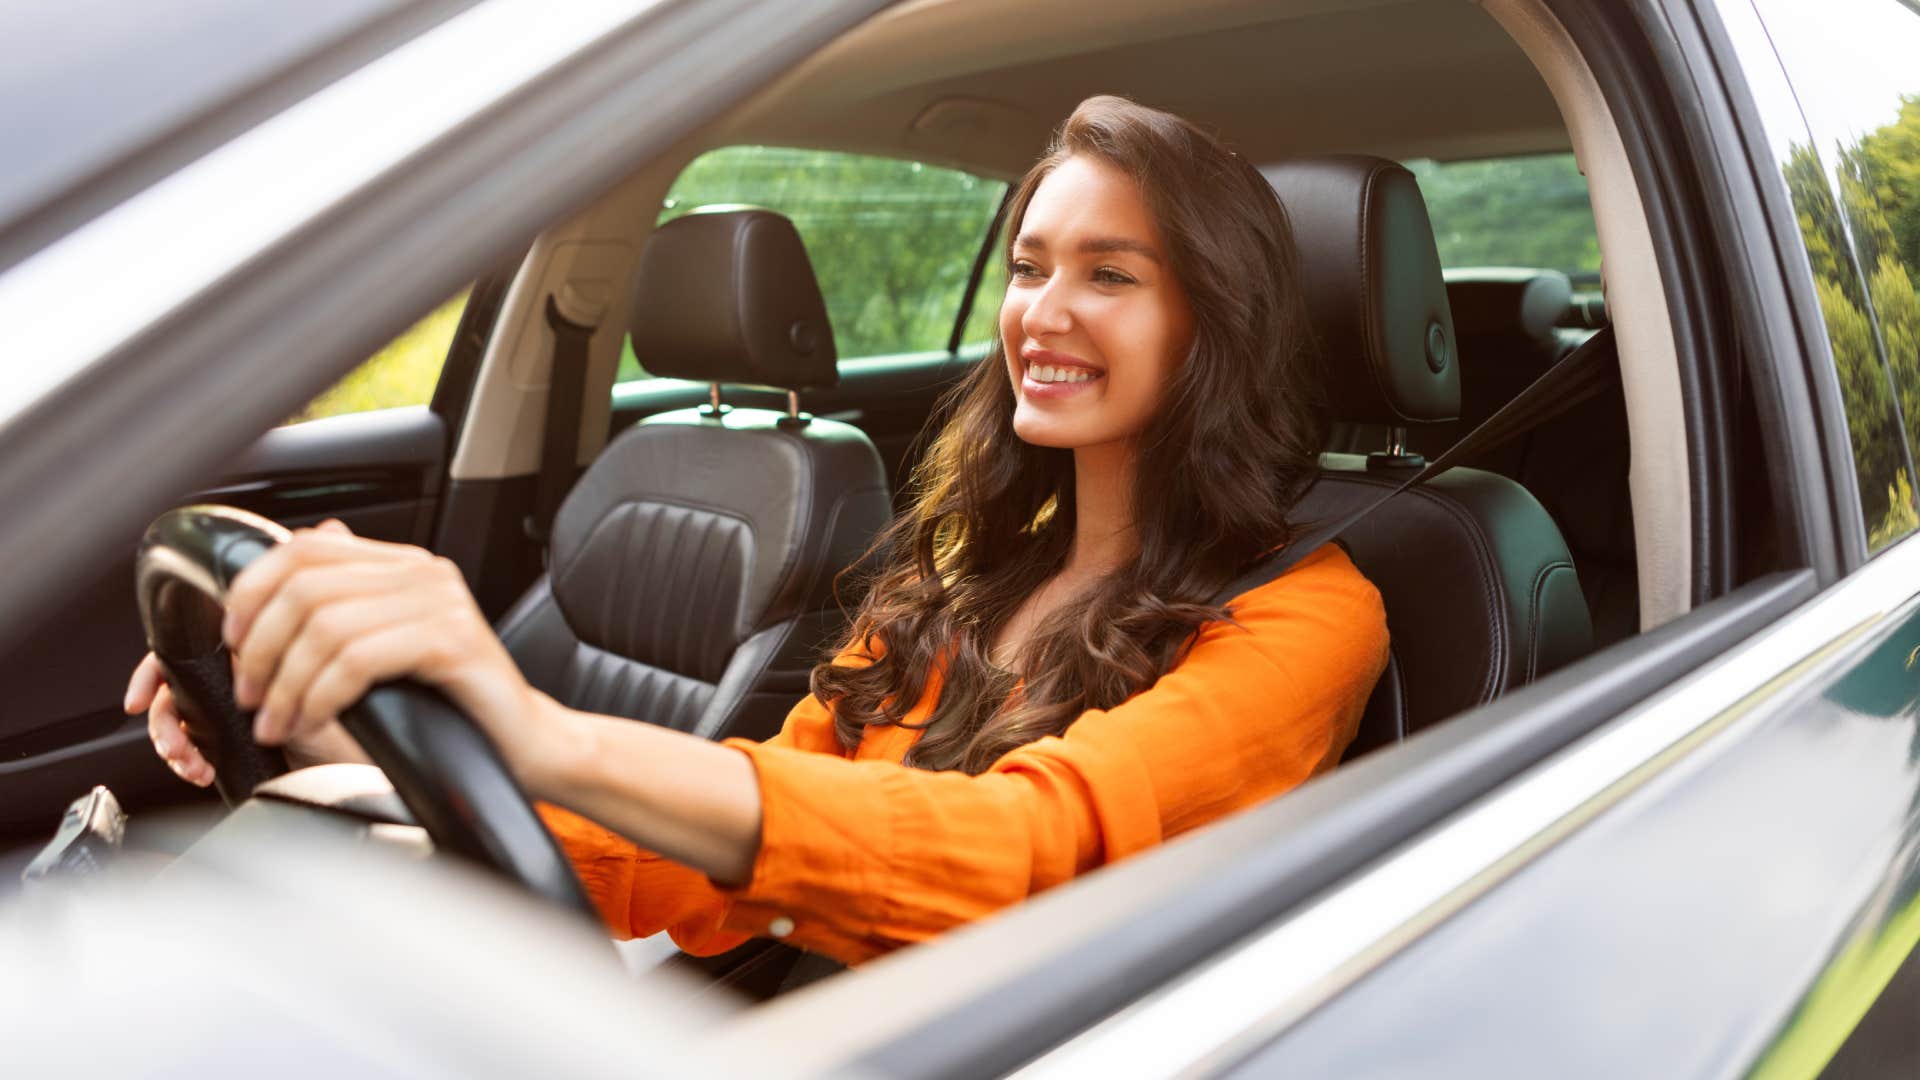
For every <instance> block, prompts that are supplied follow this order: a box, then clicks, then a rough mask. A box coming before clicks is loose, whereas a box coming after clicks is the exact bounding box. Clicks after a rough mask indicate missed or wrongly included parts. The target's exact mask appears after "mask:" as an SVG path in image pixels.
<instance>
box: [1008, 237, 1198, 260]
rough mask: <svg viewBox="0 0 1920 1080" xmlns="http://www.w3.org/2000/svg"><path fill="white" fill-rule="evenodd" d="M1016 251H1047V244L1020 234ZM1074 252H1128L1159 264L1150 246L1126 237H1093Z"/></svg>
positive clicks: (1099, 253) (1156, 252)
mask: <svg viewBox="0 0 1920 1080" xmlns="http://www.w3.org/2000/svg"><path fill="white" fill-rule="evenodd" d="M1013 246H1014V247H1015V248H1016V249H1019V248H1030V249H1032V250H1034V251H1042V252H1043V251H1045V250H1047V242H1046V241H1045V240H1042V239H1040V238H1039V237H1038V236H1035V235H1033V234H1032V233H1021V234H1020V235H1019V237H1018V238H1016V239H1015V240H1014V242H1013ZM1076 250H1078V251H1079V253H1080V254H1082V255H1106V254H1109V253H1112V252H1130V253H1132V254H1134V255H1139V256H1141V257H1143V258H1147V259H1151V260H1153V261H1154V262H1155V263H1159V262H1160V261H1161V260H1160V253H1159V252H1158V251H1155V250H1154V249H1153V246H1152V245H1151V244H1146V243H1142V242H1141V241H1139V240H1135V239H1132V238H1131V237H1126V236H1094V237H1089V238H1087V239H1085V240H1082V241H1081V242H1080V243H1079V245H1078V246H1077V248H1076Z"/></svg>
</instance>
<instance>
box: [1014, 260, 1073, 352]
mask: <svg viewBox="0 0 1920 1080" xmlns="http://www.w3.org/2000/svg"><path fill="white" fill-rule="evenodd" d="M1060 279H1061V275H1059V274H1055V275H1054V276H1053V279H1052V280H1051V281H1048V282H1047V283H1046V284H1045V285H1043V286H1041V287H1040V291H1039V292H1038V293H1037V294H1035V295H1034V297H1033V301H1032V302H1031V303H1029V304H1028V305H1027V310H1026V311H1025V312H1024V313H1022V314H1021V316H1020V329H1021V330H1022V331H1024V332H1025V333H1026V335H1027V337H1029V338H1039V337H1045V336H1047V335H1049V334H1064V333H1066V332H1067V331H1068V330H1071V329H1073V312H1072V311H1071V309H1070V305H1069V304H1068V302H1067V296H1066V292H1065V290H1064V289H1063V288H1062V285H1061V280H1060Z"/></svg>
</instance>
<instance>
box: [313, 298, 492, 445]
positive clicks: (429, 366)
mask: <svg viewBox="0 0 1920 1080" xmlns="http://www.w3.org/2000/svg"><path fill="white" fill-rule="evenodd" d="M466 306H467V294H466V293H465V292H462V293H461V294H460V295H458V296H456V297H454V298H453V299H451V300H448V301H447V302H446V303H444V304H441V305H440V306H439V307H437V308H434V309H433V310H432V311H430V312H428V313H427V315H426V317H425V318H423V319H421V320H420V321H419V322H417V323H414V324H413V325H412V326H411V327H408V328H407V330H406V332H405V333H403V334H401V335H400V336H399V337H397V338H394V339H393V340H392V341H391V342H389V343H388V344H387V346H386V348H384V349H381V350H380V351H379V352H377V353H374V354H373V356H372V357H371V358H369V359H368V360H367V361H366V362H365V363H363V364H361V365H360V366H359V367H357V368H354V369H353V370H352V371H350V372H348V373H347V376H346V378H344V379H341V380H340V381H339V382H337V383H335V384H333V386H332V387H330V388H329V389H328V390H327V391H326V392H325V393H323V394H321V395H320V396H319V397H317V398H314V399H313V400H312V401H310V402H308V403H307V407H306V408H304V409H301V410H300V411H299V412H297V413H295V414H294V415H293V416H291V417H289V418H288V419H287V423H289V424H298V423H302V422H304V421H307V420H318V419H320V418H321V417H325V416H340V415H342V414H345V413H357V412H368V411H370V410H373V409H391V408H394V407H395V406H399V405H425V404H426V403H428V402H430V401H432V400H433V388H434V385H435V384H437V383H438V382H439V381H440V368H441V366H442V365H443V364H445V363H446V361H447V350H448V349H449V348H450V347H452V345H453V335H454V334H455V333H456V332H457V331H458V330H459V328H460V313H461V312H462V311H464V310H465V309H466Z"/></svg>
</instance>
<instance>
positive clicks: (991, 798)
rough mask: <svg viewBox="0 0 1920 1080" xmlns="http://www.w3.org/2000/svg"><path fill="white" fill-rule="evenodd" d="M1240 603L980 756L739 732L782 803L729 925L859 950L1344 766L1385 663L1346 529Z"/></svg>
mask: <svg viewBox="0 0 1920 1080" xmlns="http://www.w3.org/2000/svg"><path fill="white" fill-rule="evenodd" d="M1232 608H1233V610H1234V613H1235V615H1236V618H1237V621H1238V624H1239V625H1233V624H1229V623H1214V624H1209V625H1207V626H1206V627H1203V628H1202V629H1201V631H1200V632H1199V633H1198V634H1197V635H1196V636H1195V638H1194V639H1193V642H1192V645H1191V647H1190V648H1189V649H1188V651H1187V654H1186V656H1185V657H1184V658H1183V659H1182V660H1181V662H1180V663H1179V664H1178V665H1176V666H1175V667H1174V668H1173V670H1171V671H1169V672H1168V673H1167V674H1166V675H1164V676H1162V677H1161V679H1160V680H1159V681H1158V682H1157V683H1155V684H1154V685H1153V686H1152V687H1151V688H1150V689H1148V690H1145V691H1143V692H1141V693H1139V694H1136V695H1135V696H1133V697H1132V698H1130V699H1128V700H1127V701H1126V702H1124V703H1122V704H1121V705H1119V706H1117V707H1115V708H1113V709H1107V710H1094V711H1090V712H1087V713H1085V714H1083V715H1082V716H1080V717H1079V718H1078V719H1076V720H1075V721H1074V723H1073V724H1072V726H1071V727H1069V728H1068V729H1067V731H1066V732H1065V734H1064V735H1062V736H1060V737H1052V738H1046V739H1041V740H1038V741H1036V742H1034V743H1031V744H1029V745H1027V746H1023V747H1021V748H1019V749H1018V750H1015V751H1013V752H1011V753H1009V754H1007V755H1006V756H1005V757H1003V758H1002V759H1001V760H1000V761H998V762H996V763H995V764H994V765H993V766H992V768H991V769H989V770H988V771H987V772H985V773H982V774H981V775H979V776H967V775H965V774H963V773H957V772H944V773H934V772H926V771H923V770H916V769H910V768H907V767H906V766H903V765H899V764H894V763H891V762H885V761H872V760H868V761H851V760H847V759H845V758H841V757H834V756H828V755H824V754H809V753H800V752H796V751H795V750H794V749H792V748H791V747H786V746H781V745H777V744H764V745H759V744H753V743H748V742H739V741H730V743H729V745H733V746H737V747H738V748H739V749H740V750H742V751H744V752H746V753H747V754H748V755H749V756H750V757H751V758H752V759H753V762H754V765H755V768H756V770H757V771H758V775H759V780H760V786H761V793H762V799H761V804H762V813H763V815H764V817H763V821H762V826H761V847H760V854H759V856H758V859H757V861H756V863H755V866H754V871H753V876H752V878H751V880H750V881H749V882H748V884H747V885H746V886H744V887H743V888H740V889H737V890H726V891H725V892H726V893H727V894H728V895H731V896H733V897H734V898H735V903H734V904H733V906H732V908H731V909H730V910H729V911H727V912H726V913H725V914H724V915H723V917H722V923H723V925H724V926H725V928H726V929H728V930H730V931H734V932H738V933H773V932H777V931H785V932H786V933H785V934H784V935H783V936H785V937H786V939H787V940H788V941H790V942H792V943H794V944H797V945H801V946H803V947H805V948H809V949H813V950H815V951H818V952H823V953H826V954H828V955H830V956H834V957H837V958H839V959H841V960H845V961H849V962H857V961H859V960H863V959H866V958H868V957H871V956H873V955H876V954H878V953H881V952H885V951H888V950H890V949H892V948H895V947H897V946H899V945H903V944H907V943H910V942H916V941H921V940H924V939H926V938H929V937H932V936H934V935H936V934H939V933H940V932H942V931H944V930H947V929H949V928H951V927H953V926H956V925H958V924H961V923H965V922H968V921H971V920H974V919H977V918H980V917H981V916H984V915H988V914H990V913H992V912H995V911H998V910H999V909H1001V908H1004V907H1006V906H1008V905H1010V904H1013V903H1016V902H1018V901H1019V900H1021V899H1023V898H1025V897H1027V896H1029V895H1031V894H1033V893H1036V892H1038V891H1040V890H1042V889H1045V888H1048V887H1049V886H1052V885H1056V884H1059V883H1060V882H1062V881H1065V880H1067V879H1069V878H1071V877H1073V876H1075V875H1076V874H1079V873H1083V872H1085V871H1087V870H1089V869H1092V868H1093V867H1095V866H1098V865H1101V864H1103V863H1108V862H1113V861H1115V860H1118V859H1121V858H1124V857H1126V856H1128V855H1131V854H1133V853H1134V852H1137V851H1140V850H1141V849H1143V848H1147V847H1150V846H1152V845H1154V844H1157V843H1159V842H1160V841H1161V840H1163V839H1166V838H1168V837H1171V836H1174V835H1177V834H1179V833H1181V832H1184V831H1186V830H1188V829H1192V828H1194V827H1196V826H1198V825H1201V824H1204V823H1206V822H1209V821H1212V820H1214V819H1215V818H1218V817H1220V816H1222V815H1224V814H1226V813H1228V812H1230V811H1233V810H1236V809H1239V808H1241V807H1245V806H1248V805H1251V804H1253V803H1257V802H1260V801H1262V800H1265V799H1268V798H1271V797H1272V796H1274V795H1277V794H1279V793H1281V792H1284V791H1287V790H1288V789H1290V788H1293V787H1295V786H1297V785H1298V784H1300V783H1302V782H1303V781H1305V780H1306V779H1307V778H1308V777H1310V776H1313V775H1314V774H1316V773H1319V772H1323V771H1325V770H1327V769H1329V768H1331V767H1333V765H1334V764H1335V763H1336V762H1337V761H1338V760H1339V757H1340V753H1341V751H1343V750H1344V749H1345V748H1346V746H1347V744H1348V743H1349V742H1350V741H1351V740H1352V738H1353V734H1354V731H1355V729H1356V728H1357V726H1358V724H1359V719H1360V714H1361V711H1362V710H1363V709H1364V708H1365V706H1366V701H1367V696H1368V694H1369V693H1371V691H1372V688H1373V684H1374V682H1375V680H1377V679H1378V678H1379V676H1380V673H1381V671H1382V670H1383V669H1384V668H1385V665H1386V656H1387V651H1386V645H1387V629H1386V612H1385V609H1384V607H1383V606H1382V605H1381V602H1380V596H1379V593H1378V592H1377V591H1375V589H1374V588H1373V585H1372V584H1371V583H1370V582H1368V581H1367V580H1366V578H1365V577H1363V576H1362V575H1361V574H1360V572H1359V571H1358V570H1357V569H1356V568H1355V567H1354V566H1353V564H1352V563H1351V562H1350V561H1348V559H1347V557H1346V554H1345V552H1343V551H1341V550H1340V549H1339V548H1337V547H1335V546H1332V545H1329V546H1327V547H1324V548H1322V549H1320V550H1319V551H1316V552H1315V553H1314V554H1313V555H1311V556H1309V557H1308V558H1307V559H1305V560H1302V562H1301V563H1300V564H1299V565H1298V566H1297V567H1295V568H1294V569H1293V570H1292V571H1290V572H1289V573H1287V574H1285V575H1283V576H1282V577H1280V578H1279V579H1277V580H1275V581H1273V582H1270V583H1268V584H1266V585H1263V586H1261V587H1259V588H1257V589H1254V590H1251V591H1249V592H1247V593H1245V594H1242V595H1241V596H1239V597H1237V598H1236V599H1235V600H1234V601H1233V603H1232Z"/></svg>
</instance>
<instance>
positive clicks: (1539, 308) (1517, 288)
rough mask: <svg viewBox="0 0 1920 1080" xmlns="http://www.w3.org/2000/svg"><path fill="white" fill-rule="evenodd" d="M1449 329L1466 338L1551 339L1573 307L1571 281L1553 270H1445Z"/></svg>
mask: <svg viewBox="0 0 1920 1080" xmlns="http://www.w3.org/2000/svg"><path fill="white" fill-rule="evenodd" d="M1447 302H1448V304H1449V305H1451V306H1452V308H1453V325H1454V327H1455V328H1456V329H1458V330H1459V331H1460V333H1461V334H1463V335H1466V336H1469V337H1487V336H1492V335H1495V334H1500V335H1507V336H1512V337H1526V338H1531V339H1533V340H1535V341H1540V342H1550V341H1552V340H1553V328H1554V327H1555V326H1556V325H1558V324H1559V322H1560V320H1561V318H1562V317H1563V316H1565V315H1566V313H1567V311H1568V309H1569V308H1571V307H1572V306H1573V282H1572V281H1570V280H1568V278H1567V275H1565V274H1563V273H1561V272H1560V271H1558V270H1532V269H1525V268H1519V267H1504V266H1489V267H1474V268H1472V269H1468V270H1449V271H1447Z"/></svg>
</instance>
